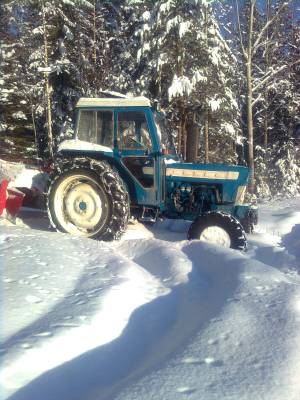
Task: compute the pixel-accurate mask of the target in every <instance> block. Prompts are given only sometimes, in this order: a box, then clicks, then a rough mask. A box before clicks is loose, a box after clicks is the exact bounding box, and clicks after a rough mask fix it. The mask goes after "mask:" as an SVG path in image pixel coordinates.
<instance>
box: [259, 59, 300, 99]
mask: <svg viewBox="0 0 300 400" xmlns="http://www.w3.org/2000/svg"><path fill="white" fill-rule="evenodd" d="M297 64H300V59H299V60H298V61H296V62H294V63H293V64H285V65H283V66H282V67H280V68H278V69H277V71H273V72H272V73H271V74H269V75H268V74H267V76H266V77H265V78H264V79H263V80H262V81H261V82H259V83H258V84H257V85H256V86H255V87H254V88H253V90H252V91H253V92H256V90H257V89H259V88H260V87H262V86H263V85H264V84H265V83H266V82H268V80H269V79H271V78H273V76H275V75H277V74H279V72H282V71H284V70H285V69H286V68H291V67H293V66H294V65H297Z"/></svg>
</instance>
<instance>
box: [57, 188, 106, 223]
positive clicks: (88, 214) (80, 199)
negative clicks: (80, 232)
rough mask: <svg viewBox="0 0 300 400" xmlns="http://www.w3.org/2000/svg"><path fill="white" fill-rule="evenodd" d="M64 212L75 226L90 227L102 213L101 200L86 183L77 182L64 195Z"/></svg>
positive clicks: (97, 220)
mask: <svg viewBox="0 0 300 400" xmlns="http://www.w3.org/2000/svg"><path fill="white" fill-rule="evenodd" d="M64 206H65V212H66V214H67V215H68V217H69V220H70V221H71V222H72V223H73V224H74V225H76V226H79V227H81V228H84V229H92V228H93V227H94V226H95V225H97V223H98V222H99V220H100V218H101V215H102V202H101V199H100V197H99V195H98V193H97V192H96V190H95V189H94V188H93V186H91V185H90V184H87V183H81V182H78V183H77V184H75V185H73V186H72V187H71V188H70V189H69V190H68V192H67V193H66V195H65V199H64Z"/></svg>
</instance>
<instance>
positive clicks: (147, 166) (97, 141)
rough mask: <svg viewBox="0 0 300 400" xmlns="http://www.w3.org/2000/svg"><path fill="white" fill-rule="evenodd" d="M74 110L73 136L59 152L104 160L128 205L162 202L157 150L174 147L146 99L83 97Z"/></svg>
mask: <svg viewBox="0 0 300 400" xmlns="http://www.w3.org/2000/svg"><path fill="white" fill-rule="evenodd" d="M76 109H77V118H76V123H75V132H74V134H75V135H74V136H75V137H74V139H73V140H67V141H65V142H63V143H62V144H61V145H60V146H59V151H60V152H62V153H63V154H65V155H67V154H70V152H71V153H72V155H73V156H80V155H83V154H84V156H90V157H92V158H96V159H98V158H101V157H104V158H106V159H109V161H110V162H111V163H113V165H114V167H115V168H116V169H117V170H118V172H119V174H120V175H121V177H122V178H123V179H124V181H125V182H126V185H127V187H128V190H129V193H130V196H131V201H132V207H135V206H136V207H138V206H139V205H145V206H147V207H148V206H149V207H160V206H161V205H162V203H163V200H164V199H163V192H162V180H163V160H162V153H163V149H165V148H166V147H169V149H172V150H173V151H174V146H173V147H172V146H171V144H170V140H169V141H168V140H167V135H166V132H165V128H164V125H163V122H162V121H163V119H162V117H161V116H159V113H157V112H156V111H154V110H152V108H151V105H150V101H149V100H148V99H146V98H144V97H136V98H99V99H90V98H88V99H86V98H82V99H80V100H79V101H78V103H77V106H76ZM162 137H163V139H164V140H165V143H166V144H164V145H162V143H161V139H162Z"/></svg>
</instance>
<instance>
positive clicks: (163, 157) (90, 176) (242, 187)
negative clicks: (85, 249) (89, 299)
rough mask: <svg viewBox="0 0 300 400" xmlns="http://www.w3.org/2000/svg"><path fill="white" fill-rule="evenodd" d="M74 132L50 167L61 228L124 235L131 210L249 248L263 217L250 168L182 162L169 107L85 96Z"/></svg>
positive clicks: (51, 207)
mask: <svg viewBox="0 0 300 400" xmlns="http://www.w3.org/2000/svg"><path fill="white" fill-rule="evenodd" d="M76 116H77V117H76V123H75V131H74V138H73V139H71V140H65V141H63V142H62V143H61V144H60V145H59V148H58V153H57V157H56V160H55V163H54V165H53V171H52V173H51V174H50V179H49V188H48V196H47V207H48V214H49V217H50V220H51V223H52V225H53V226H54V227H55V228H56V229H57V230H59V231H62V232H68V233H70V234H74V235H80V236H85V237H90V238H99V239H101V240H112V239H115V238H118V237H119V236H120V234H121V233H122V232H124V231H125V229H126V227H127V223H128V219H129V217H130V216H132V217H135V218H138V219H139V220H140V221H144V222H151V223H153V222H155V221H156V220H157V219H158V218H161V217H164V218H172V219H184V220H188V221H191V225H190V228H189V230H188V234H187V236H188V239H200V240H203V241H206V242H210V243H214V244H217V245H221V246H224V247H231V248H235V249H241V250H244V249H245V248H246V237H245V231H246V232H251V230H252V229H253V224H255V223H256V221H257V211H256V209H255V208H254V207H251V206H249V205H246V204H243V199H244V195H245V192H246V187H247V181H248V176H249V169H248V168H246V167H243V166H231V165H223V164H188V163H183V162H181V160H180V158H179V157H178V156H177V155H176V153H175V151H174V146H172V143H170V137H169V136H168V135H167V133H166V124H165V122H164V119H163V117H162V114H160V113H158V112H157V111H156V110H154V109H152V108H151V105H150V101H149V100H148V99H146V98H144V97H132V98H121V97H120V98H119V97H110V98H81V99H80V100H79V101H78V103H77V106H76Z"/></svg>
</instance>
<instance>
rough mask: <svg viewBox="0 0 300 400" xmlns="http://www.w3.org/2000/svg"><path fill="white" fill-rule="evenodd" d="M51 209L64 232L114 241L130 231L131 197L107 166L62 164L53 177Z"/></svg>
mask: <svg viewBox="0 0 300 400" xmlns="http://www.w3.org/2000/svg"><path fill="white" fill-rule="evenodd" d="M47 209H48V215H49V218H50V221H51V224H52V226H53V227H54V228H55V229H57V230H59V231H61V232H66V233H70V234H73V235H77V236H84V237H89V238H93V239H96V238H97V239H101V240H113V239H116V238H118V237H120V235H121V234H122V233H123V232H124V231H125V230H126V227H127V223H128V217H129V196H128V193H127V190H126V188H125V186H124V184H123V182H122V180H121V178H120V177H119V175H118V173H117V172H116V171H115V170H113V169H112V167H111V166H110V165H109V164H108V163H107V162H105V161H96V160H87V159H75V160H62V161H61V162H60V163H59V164H57V165H56V167H55V170H54V171H53V172H52V173H51V175H50V184H49V189H48V196H47Z"/></svg>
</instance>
